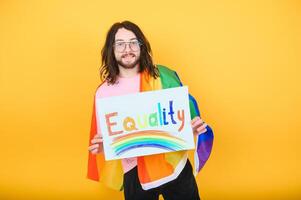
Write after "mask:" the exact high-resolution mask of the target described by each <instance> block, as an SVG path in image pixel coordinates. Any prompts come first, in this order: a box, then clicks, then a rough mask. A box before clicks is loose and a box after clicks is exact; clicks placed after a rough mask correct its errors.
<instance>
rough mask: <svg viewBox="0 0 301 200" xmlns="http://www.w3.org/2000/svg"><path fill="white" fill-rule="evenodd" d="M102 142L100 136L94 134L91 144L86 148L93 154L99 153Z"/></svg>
mask: <svg viewBox="0 0 301 200" xmlns="http://www.w3.org/2000/svg"><path fill="white" fill-rule="evenodd" d="M102 142H103V139H102V136H101V135H99V134H96V135H95V136H94V138H93V139H92V140H91V146H89V148H88V150H89V151H90V152H91V153H92V154H94V155H96V154H99V153H100V152H101V151H102V148H103V145H102Z"/></svg>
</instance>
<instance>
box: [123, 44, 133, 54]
mask: <svg viewBox="0 0 301 200" xmlns="http://www.w3.org/2000/svg"><path fill="white" fill-rule="evenodd" d="M124 51H125V52H129V51H132V49H131V48H130V43H125V49H124Z"/></svg>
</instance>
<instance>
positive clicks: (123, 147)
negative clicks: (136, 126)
mask: <svg viewBox="0 0 301 200" xmlns="http://www.w3.org/2000/svg"><path fill="white" fill-rule="evenodd" d="M185 146H186V142H185V141H184V140H183V139H181V138H178V137H175V136H173V135H171V134H169V133H168V132H165V131H159V130H147V131H137V132H133V133H130V134H127V135H124V136H119V137H116V138H114V139H113V143H111V147H112V149H113V151H114V152H115V153H116V155H118V156H119V155H121V154H123V153H125V152H127V151H130V150H132V149H136V148H143V147H155V148H160V149H164V150H168V151H180V150H184V149H185Z"/></svg>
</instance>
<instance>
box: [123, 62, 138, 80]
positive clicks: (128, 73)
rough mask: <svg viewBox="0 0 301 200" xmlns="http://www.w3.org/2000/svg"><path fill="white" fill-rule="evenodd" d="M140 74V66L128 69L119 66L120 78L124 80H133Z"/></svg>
mask: <svg viewBox="0 0 301 200" xmlns="http://www.w3.org/2000/svg"><path fill="white" fill-rule="evenodd" d="M137 74H139V64H137V65H136V66H135V67H134V68H131V69H126V68H124V67H121V66H119V76H120V77H123V78H131V77H134V76H136V75H137Z"/></svg>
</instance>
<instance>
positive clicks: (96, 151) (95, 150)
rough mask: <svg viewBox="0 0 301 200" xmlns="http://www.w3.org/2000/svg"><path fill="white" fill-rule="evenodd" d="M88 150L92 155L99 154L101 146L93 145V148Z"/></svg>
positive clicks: (90, 147)
mask: <svg viewBox="0 0 301 200" xmlns="http://www.w3.org/2000/svg"><path fill="white" fill-rule="evenodd" d="M88 150H89V151H90V152H91V153H92V154H97V153H98V152H99V144H93V145H91V146H89V147H88Z"/></svg>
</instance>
